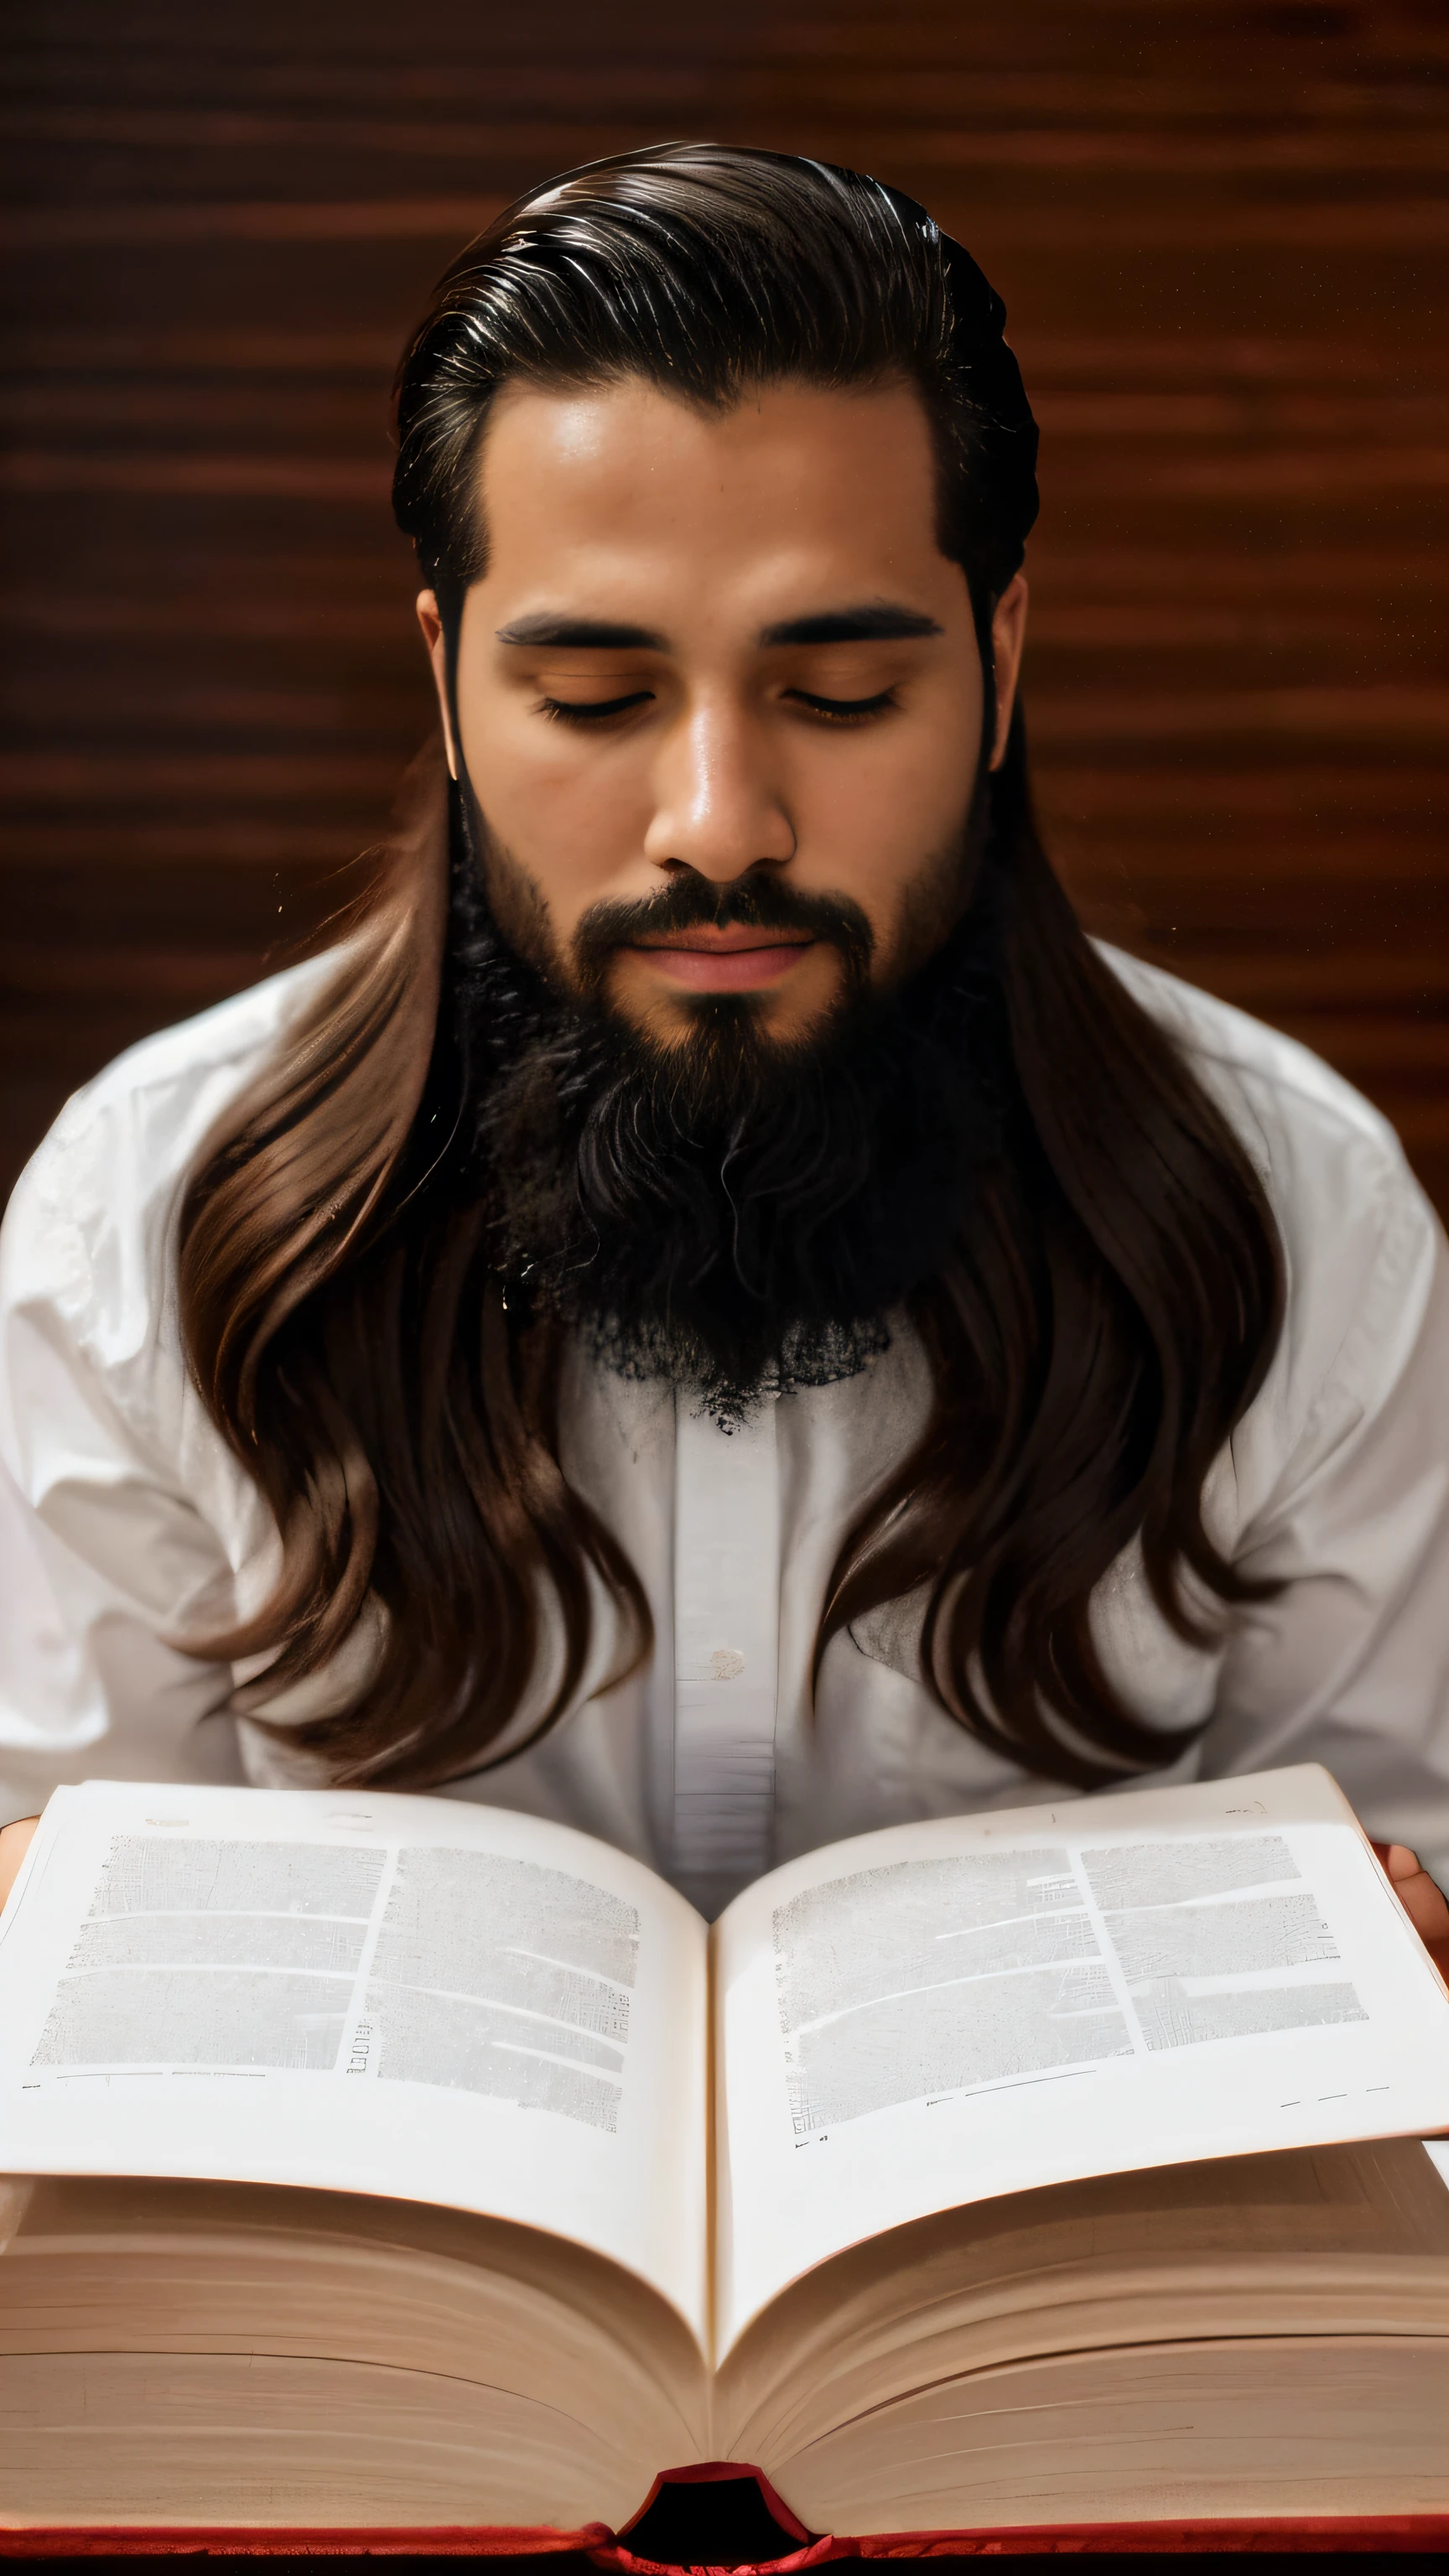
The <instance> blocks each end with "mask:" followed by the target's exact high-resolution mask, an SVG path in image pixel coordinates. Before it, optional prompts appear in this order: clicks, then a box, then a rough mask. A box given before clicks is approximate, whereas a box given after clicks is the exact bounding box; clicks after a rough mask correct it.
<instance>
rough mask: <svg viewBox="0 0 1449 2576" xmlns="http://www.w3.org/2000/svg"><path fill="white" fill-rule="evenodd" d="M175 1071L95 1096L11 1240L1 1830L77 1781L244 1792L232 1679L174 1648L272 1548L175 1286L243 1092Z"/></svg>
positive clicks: (14, 1224) (53, 1143)
mask: <svg viewBox="0 0 1449 2576" xmlns="http://www.w3.org/2000/svg"><path fill="white" fill-rule="evenodd" d="M160 1043H161V1042H159V1041H150V1042H148V1046H149V1047H150V1048H151V1049H152V1050H153V1051H154V1050H155V1049H156V1048H157V1047H158V1046H159V1045H160ZM138 1052H139V1051H138ZM144 1073H145V1066H144V1065H143V1066H142V1069H141V1074H142V1076H144ZM162 1073H163V1074H164V1075H165V1078H161V1076H160V1075H158V1077H157V1078H155V1079H149V1080H148V1079H145V1078H141V1077H140V1076H137V1075H136V1074H134V1073H133V1074H132V1076H131V1078H129V1079H127V1078H126V1075H125V1060H124V1059H123V1060H122V1066H121V1067H120V1068H116V1067H113V1068H112V1069H111V1071H110V1073H108V1074H106V1075H103V1076H101V1077H100V1079H99V1081H98V1082H97V1083H96V1084H94V1085H92V1086H91V1087H90V1089H89V1091H88V1092H85V1093H81V1094H78V1095H77V1096H76V1098H75V1099H74V1100H73V1101H71V1102H70V1103H69V1104H68V1105H67V1108H66V1109H65V1110H64V1111H63V1112H62V1115H61V1118H60V1119H59V1121H58V1122H57V1124H56V1126H55V1128H54V1129H53V1130H52V1131H51V1134H50V1136H49V1137H48V1138H47V1139H46V1141H45V1143H44V1144H43V1145H42V1146H41V1148H40V1151H39V1153H38V1154H37V1155H36V1157H35V1158H34V1160H33V1162H32V1163H31V1164H30V1165H29V1167H28V1169H27V1170H26V1171H25V1172H24V1173H23V1174H22V1176H21V1179H20V1181H19V1182H18V1184H17V1186H16V1189H15V1192H14V1194H13V1196H12V1199H11V1203H10V1206H9V1209H8V1211H7V1213H6V1218H5V1224H4V1228H3V1232H0V1822H4V1821H6V1819H7V1818H8V1817H10V1816H14V1815H21V1814H26V1813H31V1812H33V1811H34V1810H35V1809H36V1808H37V1807H38V1806H39V1805H41V1804H42V1803H43V1802H44V1799H45V1798H46V1796H47V1795H48V1794H49V1792H50V1790H51V1789H52V1788H53V1787H55V1786H56V1785H58V1784H59V1783H61V1782H68V1781H75V1780H81V1779H85V1778H95V1777H99V1778H131V1779H148V1780H168V1779H176V1780H181V1779H186V1780H195V1779H208V1778H209V1779H222V1780H230V1779H240V1778H241V1777H242V1776H243V1774H242V1772H241V1770H240V1767H239V1756H238V1748H237V1740H236V1729H235V1726H234V1723H233V1721H232V1719H231V1718H230V1716H229V1715H227V1714H225V1713H224V1712H225V1707H226V1703H227V1701H228V1699H229V1697H230V1694H231V1691H232V1686H233V1675H232V1670H231V1667H230V1665H229V1664H226V1663H222V1662H218V1661H211V1660H207V1659H205V1658H203V1657H198V1656H196V1655H193V1654H188V1653H186V1652H184V1651H183V1650H182V1649H181V1648H180V1646H179V1645H178V1644H177V1643H176V1642H174V1641H175V1640H176V1639H177V1638H178V1637H179V1636H181V1635H182V1634H194V1635H198V1636H201V1635H204V1634H205V1632H206V1630H207V1629H208V1628H219V1627H223V1626H225V1625H227V1624H228V1623H229V1622H230V1621H231V1620H232V1619H233V1618H234V1617H235V1616H236V1611H237V1607H238V1597H239V1596H238V1578H239V1575H240V1574H241V1572H242V1569H243V1568H244V1567H246V1566H247V1565H248V1564H249V1563H251V1564H253V1565H254V1564H255V1562H256V1560H257V1558H258V1551H259V1548H260V1549H261V1551H262V1552H263V1554H264V1553H265V1548H266V1541H267V1536H268V1532H267V1529H266V1528H265V1526H263V1524H264V1521H265V1515H264V1514H262V1513H261V1512H260V1506H259V1498H258V1497H257V1496H256V1495H255V1493H254V1491H253V1490H252V1489H251V1488H250V1485H249V1480H248V1479H246V1478H245V1477H244V1476H243V1475H242V1473H241V1470H240V1469H239V1467H237V1466H236V1464H235V1462H234V1461H232V1460H231V1458H230V1455H229V1453H228V1452H227V1451H226V1449H225V1447H224V1444H223V1443H222V1442H221V1441H220V1439H219V1438H218V1436H217V1434H216V1432H215V1430H214V1429H213V1427H212V1425H211V1424H210V1422H209V1421H208V1420H207V1418H206V1415H205V1409H204V1407H203V1406H202V1404H201V1402H200V1399H199V1397H198V1395H197V1393H196V1390H195V1388H194V1387H193V1386H192V1385H191V1384H190V1381H189V1379H188V1376H187V1372H186V1368H185V1364H184V1360H183V1357H182V1353H181V1349H180V1339H179V1333H178V1331H177V1327H176V1318H175V1296H174V1287H173V1286H172V1284H171V1282H172V1273H173V1271H174V1212H175V1204H176V1198H177V1192H178V1186H179V1177H178V1176H179V1175H180V1174H181V1173H182V1172H184V1170H185V1169H186V1168H187V1166H188V1164H189V1160H190V1155H191V1151H192V1150H193V1144H194V1138H195V1133H196V1130H197V1129H198V1127H202V1132H204V1126H203V1122H204V1121H207V1120H209V1117H210V1115H211V1114H214V1102H215V1095H216V1094H217V1092H218V1090H219V1089H220V1087H221V1083H222V1081H234V1080H235V1078H236V1077H235V1072H234V1070H232V1069H229V1068H228V1067H226V1066H223V1067H222V1069H221V1077H220V1080H219V1079H218V1077H217V1076H216V1074H215V1072H214V1070H213V1068H212V1067H210V1066H209V1065H203V1066H201V1067H199V1068H198V1067H196V1066H195V1065H194V1063H193V1064H192V1065H189V1066H188V1067H187V1068H186V1069H185V1078H183V1079H179V1080H178V1079H175V1078H173V1077H172V1076H171V1075H170V1073H169V1072H168V1071H167V1070H166V1068H164V1066H163V1068H162ZM273 1535H274V1534H273Z"/></svg>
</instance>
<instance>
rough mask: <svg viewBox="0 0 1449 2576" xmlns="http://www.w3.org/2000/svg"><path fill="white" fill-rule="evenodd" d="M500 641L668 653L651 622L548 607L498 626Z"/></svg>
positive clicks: (592, 650)
mask: <svg viewBox="0 0 1449 2576" xmlns="http://www.w3.org/2000/svg"><path fill="white" fill-rule="evenodd" d="M498 641H499V643H500V644H552V645H556V646H562V648H563V649H564V651H565V652H573V653H621V652H623V653H628V652H633V653H664V652H667V651H668V646H667V645H666V643H665V641H664V638H663V636H662V635H656V634H655V633H654V632H653V630H652V628H650V627H648V626H617V625H615V624H613V623H612V621H611V620H610V619H608V618H607V617H568V616H558V615H555V614H553V613H552V612H551V611H550V610H548V609H545V610H544V611H543V612H542V614H541V615H540V616H537V617H520V618H518V619H516V620H515V622H514V624H513V625H512V626H500V627H499V629H498Z"/></svg>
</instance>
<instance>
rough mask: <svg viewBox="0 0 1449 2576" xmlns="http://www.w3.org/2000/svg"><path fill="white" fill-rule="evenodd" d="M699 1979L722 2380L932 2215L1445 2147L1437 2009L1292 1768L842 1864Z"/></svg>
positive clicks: (1372, 1877)
mask: <svg viewBox="0 0 1449 2576" xmlns="http://www.w3.org/2000/svg"><path fill="white" fill-rule="evenodd" d="M714 1976H715V2030H716V2047H717V2050H718V2052H719V2056H718V2067H719V2073H718V2079H717V2086H716V2099H717V2104H718V2132H717V2153H718V2172H719V2187H718V2199H717V2206H718V2211H719V2221H718V2239H717V2242H718V2266H719V2268H718V2275H717V2285H716V2289H717V2300H718V2307H717V2317H718V2329H717V2331H718V2351H719V2353H720V2354H721V2355H722V2354H723V2353H724V2352H725V2351H727V2350H728V2349H729V2346H730V2344H731V2343H732V2341H733V2340H734V2339H735V2337H736V2336H737V2335H738V2334H739V2332H740V2331H741V2330H742V2328H743V2327H744V2326H745V2325H746V2324H747V2323H748V2322H749V2320H750V2318H751V2317H752V2316H753V2315H755V2314H756V2313H757V2312H758V2310H759V2309H760V2308H761V2307H762V2306H763V2305H764V2304H765V2303H766V2301H768V2300H769V2299H771V2298H772V2297H774V2296H775V2295H776V2293H777V2292H778V2291H780V2290H781V2289H783V2288H784V2287H785V2285H786V2283H787V2282H789V2281H791V2280H793V2279H795V2278H796V2277H797V2276H798V2275H799V2274H800V2273H802V2272H804V2271H806V2270H808V2269H809V2268H810V2266H811V2265H812V2264H815V2263H818V2262H820V2261H821V2260H822V2259H823V2258H824V2257H826V2256H827V2255H830V2254H833V2253H836V2252H838V2251H839V2250H840V2249H841V2248H843V2247H844V2246H846V2245H850V2244H853V2243H855V2242H857V2241H858V2240H859V2239H860V2238H862V2237H865V2236H873V2235H877V2234H879V2233H880V2232H881V2231H882V2230H884V2229H885V2228H888V2227H893V2226H897V2225H899V2224H901V2223H902V2222H903V2221H905V2220H908V2219H913V2218H920V2217H924V2216H926V2215H928V2214H929V2213H930V2212H931V2211H933V2210H938V2209H947V2208H951V2207H954V2206H955V2205H956V2204H958V2203H960V2202H963V2201H970V2200H976V2199H986V2198H989V2197H990V2196H992V2195H993V2194H996V2193H1000V2192H1007V2191H1017V2190H1023V2189H1027V2188H1029V2187H1032V2186H1034V2185H1038V2184H1043V2183H1053V2182H1064V2181H1068V2180H1071V2179H1073V2178H1076V2177H1080V2176H1083V2175H1087V2174H1094V2173H1112V2172H1123V2171H1128V2170H1130V2169H1132V2168H1134V2167H1138V2166H1145V2165H1153V2164H1170V2163H1181V2162H1186V2161H1189V2160H1192V2159H1196V2158H1198V2157H1204V2156H1219V2155H1222V2156H1226V2155H1237V2154H1241V2153H1244V2152H1246V2151H1249V2150H1254V2149H1260V2148H1270V2147H1296V2146H1306V2145H1315V2144H1320V2143H1324V2142H1326V2141H1329V2140H1333V2139H1343V2138H1364V2137H1376V2136H1392V2135H1398V2134H1402V2133H1405V2132H1414V2131H1422V2130H1426V2129H1434V2128H1441V2127H1444V2126H1446V2125H1449V1996H1446V1994H1445V1991H1444V1988H1443V1986H1442V1984H1441V1983H1440V1980H1439V1978H1438V1977H1437V1975H1436V1974H1435V1971H1434V1969H1433V1966H1432V1964H1431V1962H1430V1960H1429V1959H1428V1957H1427V1955H1426V1953H1425V1952H1424V1950H1423V1948H1422V1946H1421V1944H1420V1942H1419V1940H1418V1938H1417V1936H1416V1934H1415V1933H1414V1931H1413V1929H1412V1927H1411V1925H1410V1924H1409V1922H1408V1919H1407V1917H1406V1916H1405V1914H1404V1912H1403V1910H1402V1908H1401V1906H1400V1905H1399V1902H1398V1899H1397V1898H1396V1897H1395V1896H1394V1894H1393V1892H1392V1890H1391V1889H1390V1887H1389V1884H1388V1881H1387V1880H1386V1878H1385V1877H1384V1875H1383V1872H1382V1871H1381V1870H1380V1868H1379V1866H1378V1864H1377V1862H1376V1861H1375V1859H1374V1857H1373V1854H1372V1852H1371V1851H1370V1849H1369V1847H1368V1844H1367V1842H1366V1840H1365V1839H1364V1836H1363V1834H1362V1833H1361V1831H1360V1829H1359V1827H1358V1825H1357V1823H1356V1822H1355V1820H1354V1818H1353V1815H1352V1811H1351V1810H1350V1808H1349V1807H1348V1805H1347V1802H1346V1801H1345V1799H1344V1798H1343V1797H1342V1795H1341V1793H1340V1791H1339V1790H1338V1788H1337V1787H1336V1786H1335V1784H1334V1782H1333V1781H1332V1780H1331V1779H1330V1778H1329V1776H1328V1774H1327V1772H1326V1771H1323V1770H1320V1769H1319V1767H1318V1766H1317V1765H1316V1764H1308V1765H1305V1766H1304V1767H1302V1768H1301V1769H1295V1770H1291V1771H1278V1772H1269V1773H1265V1774H1261V1775H1259V1776H1258V1777H1256V1778H1253V1779H1248V1780H1229V1781H1222V1782H1214V1783H1211V1784H1209V1785H1206V1786H1202V1787H1195V1788H1188V1789H1162V1790H1145V1791H1141V1792H1133V1793H1130V1794H1125V1795H1117V1796H1112V1797H1108V1798H1102V1797H1094V1798H1091V1799H1081V1800H1064V1801H1062V1802H1061V1803H1060V1804H1058V1805H1053V1806H1041V1807H1028V1808H1023V1809H1017V1810H1014V1811H1013V1812H1012V1813H1010V1814H997V1815H990V1816H982V1817H948V1818H941V1819H939V1820H935V1821H932V1822H930V1823H927V1824H918V1825H901V1826H895V1827H891V1828H889V1829H887V1830H886V1831H885V1832H882V1833H878V1834H868V1835H862V1836H859V1837H857V1838H856V1839H855V1840H853V1841H850V1842H845V1843H836V1844H834V1845H833V1846H831V1847H830V1848H829V1849H827V1850H824V1851H818V1852H812V1853H811V1854H810V1855H809V1856H808V1857H807V1858H806V1859H804V1860H799V1861H794V1862H792V1863H790V1864H789V1866H788V1867H786V1868H784V1869H780V1870H776V1871H774V1872H773V1873H772V1874H771V1876H770V1877H768V1878H766V1879H762V1880H759V1881H758V1882H757V1883H756V1885H755V1886H753V1887H751V1888H748V1889H746V1891H745V1893H744V1894H743V1895H742V1896H740V1897H737V1898H736V1900H735V1902H734V1904H733V1905H732V1906H731V1907H730V1908H729V1909H728V1911H727V1912H726V1913H725V1914H724V1916H723V1917H722V1918H721V1920H720V1922H719V1924H718V1925H717V1926H716V1932H715V1955H714Z"/></svg>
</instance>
